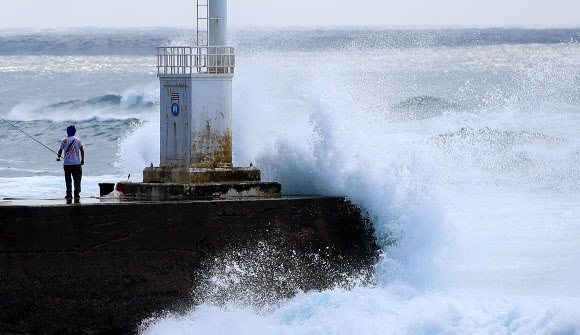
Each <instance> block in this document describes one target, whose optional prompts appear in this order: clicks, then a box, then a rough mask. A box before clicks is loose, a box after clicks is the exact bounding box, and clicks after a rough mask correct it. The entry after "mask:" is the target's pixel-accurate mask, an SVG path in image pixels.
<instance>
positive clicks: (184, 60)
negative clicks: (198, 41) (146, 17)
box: [157, 46, 236, 75]
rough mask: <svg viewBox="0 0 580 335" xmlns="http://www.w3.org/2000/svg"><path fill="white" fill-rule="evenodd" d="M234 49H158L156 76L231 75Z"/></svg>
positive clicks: (223, 47)
mask: <svg viewBox="0 0 580 335" xmlns="http://www.w3.org/2000/svg"><path fill="white" fill-rule="evenodd" d="M235 65H236V56H235V54H234V48H233V47H229V46H196V47H193V46H192V47H158V48H157V74H161V75H172V74H178V75H179V74H185V75H187V74H210V75H211V74H233V73H234V67H235Z"/></svg>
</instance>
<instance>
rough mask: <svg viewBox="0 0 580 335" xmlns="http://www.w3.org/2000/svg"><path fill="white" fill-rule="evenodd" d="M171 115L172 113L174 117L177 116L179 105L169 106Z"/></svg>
mask: <svg viewBox="0 0 580 335" xmlns="http://www.w3.org/2000/svg"><path fill="white" fill-rule="evenodd" d="M171 113H173V115H174V116H177V115H179V105H178V104H177V103H176V102H174V103H173V105H171Z"/></svg>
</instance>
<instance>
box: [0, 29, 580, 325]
mask: <svg viewBox="0 0 580 335" xmlns="http://www.w3.org/2000/svg"><path fill="white" fill-rule="evenodd" d="M192 36H193V33H192V32H190V31H177V30H171V29H142V30H91V29H82V30H52V31H47V30H39V31H32V30H25V31H23V30H4V31H0V81H1V82H2V85H1V86H0V117H2V118H4V119H6V120H8V121H9V122H11V123H13V124H14V125H16V126H17V127H19V128H21V129H22V130H23V131H25V132H27V133H28V134H30V135H31V136H33V137H35V138H37V139H38V140H39V141H41V142H42V143H44V144H46V145H48V146H49V147H52V148H53V149H54V150H55V151H56V150H57V149H58V145H59V141H60V139H61V138H62V137H64V136H65V129H66V126H67V125H68V124H70V123H74V124H76V125H77V129H78V133H77V136H79V137H81V139H82V140H83V144H84V147H85V151H86V160H85V161H86V163H85V166H84V177H83V196H87V195H97V194H98V186H97V183H98V182H104V181H119V180H126V179H127V176H128V175H129V174H130V175H131V177H130V180H133V181H139V180H140V179H141V178H142V177H141V171H142V169H143V168H144V167H145V166H148V165H149V164H150V163H153V164H158V162H159V143H158V142H159V134H158V133H159V130H158V127H159V125H158V122H159V121H158V94H159V89H158V81H157V78H156V75H155V74H156V69H155V65H156V59H155V47H156V46H157V45H161V44H179V43H186V42H191V40H192ZM579 39H580V28H578V29H577V28H570V29H336V30H315V29H306V28H305V29H293V30H243V31H234V32H232V36H231V44H232V45H234V46H235V47H236V52H237V60H236V62H237V67H236V76H235V79H234V96H233V103H234V163H235V164H236V165H239V166H247V165H248V164H249V163H253V164H255V165H257V166H258V167H259V168H260V169H261V170H262V174H263V177H264V179H266V180H276V181H280V182H281V183H282V185H283V192H284V193H285V194H287V195H290V194H325V195H345V196H348V197H349V198H350V199H351V200H352V201H353V202H354V203H356V204H357V205H359V206H360V207H361V208H364V209H365V210H366V211H367V212H368V213H369V216H370V217H371V219H372V221H373V223H374V226H375V229H376V233H375V234H376V238H377V240H378V242H379V244H380V245H381V248H382V255H381V257H380V259H379V261H378V262H377V264H376V265H375V269H374V279H373V283H372V285H362V284H356V282H357V279H356V278H351V279H350V281H349V284H350V285H348V286H350V288H349V289H345V288H344V285H343V283H337V287H336V288H335V289H331V290H327V291H323V292H314V291H313V292H300V293H298V295H297V296H296V297H295V298H292V299H289V300H283V301H270V302H269V303H267V304H266V305H264V304H263V303H261V304H254V303H252V301H251V299H242V298H240V294H241V293H240V292H236V289H235V285H234V286H233V287H231V288H230V287H228V285H227V283H228V282H231V280H235V278H239V277H240V276H244V275H245V274H247V273H249V272H252V271H253V270H255V269H252V267H253V266H254V262H253V260H252V257H248V259H247V263H245V264H237V263H235V262H234V261H230V260H228V259H223V260H220V261H219V262H216V268H215V269H214V272H215V276H214V279H215V280H214V282H213V283H209V288H208V289H209V290H212V289H215V290H218V289H219V290H220V292H222V293H223V292H225V293H226V296H227V297H228V299H226V301H225V302H223V301H222V302H221V303H219V304H216V303H215V302H213V301H212V300H211V299H208V300H207V301H206V302H205V303H203V304H201V305H199V306H196V307H195V308H192V309H191V310H190V311H189V312H187V313H185V314H177V313H172V312H171V311H168V313H167V314H166V315H164V316H163V317H159V318H154V319H149V320H144V322H143V325H142V328H141V332H142V334H580V210H579V209H580V138H579V137H578V129H580V66H578V64H580V44H579V42H578V40H579ZM0 143H2V144H3V149H2V150H0V198H2V197H13V196H17V197H60V196H63V193H64V181H63V178H62V167H61V166H60V163H58V162H56V161H55V155H54V154H53V153H51V152H50V151H49V150H47V149H46V148H44V147H42V146H41V145H39V144H38V143H36V142H34V141H32V140H31V139H30V138H28V137H27V136H25V135H23V134H22V133H20V132H19V131H17V130H15V129H14V128H12V127H11V126H9V125H8V124H6V123H4V122H2V121H0ZM256 257H258V255H256ZM218 265H219V266H218ZM353 283H354V284H353ZM212 285H213V287H212ZM255 290H256V292H252V293H253V294H255V295H257V296H259V295H260V289H259V288H256V289H255ZM246 293H247V292H243V294H246ZM250 296H251V295H250Z"/></svg>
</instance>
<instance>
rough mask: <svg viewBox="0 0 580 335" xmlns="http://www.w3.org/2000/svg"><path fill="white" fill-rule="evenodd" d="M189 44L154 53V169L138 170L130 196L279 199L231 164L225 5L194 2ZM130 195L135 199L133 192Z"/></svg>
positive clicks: (231, 60) (275, 188) (253, 173)
mask: <svg viewBox="0 0 580 335" xmlns="http://www.w3.org/2000/svg"><path fill="white" fill-rule="evenodd" d="M196 35H197V38H196V40H197V43H196V45H195V46H163V47H159V48H157V60H158V62H157V76H158V77H159V81H160V132H161V135H160V141H161V143H160V144H161V151H160V166H159V167H153V166H152V167H148V168H146V169H145V170H144V171H143V183H139V184H136V185H133V186H132V187H130V189H127V193H128V195H136V196H144V197H151V198H160V199H165V198H170V199H173V198H216V197H220V198H224V197H240V196H254V197H279V196H280V189H281V187H280V184H279V183H263V182H261V181H260V170H259V169H257V168H256V167H233V164H232V81H233V78H234V68H235V60H236V58H235V54H234V48H233V47H231V46H228V45H227V44H228V43H227V0H197V32H196ZM132 193H134V194H132Z"/></svg>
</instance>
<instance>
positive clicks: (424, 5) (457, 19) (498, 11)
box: [0, 0, 580, 28]
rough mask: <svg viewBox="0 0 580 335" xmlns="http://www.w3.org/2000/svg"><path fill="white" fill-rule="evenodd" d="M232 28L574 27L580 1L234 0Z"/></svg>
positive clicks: (128, 6) (109, 7)
mask: <svg viewBox="0 0 580 335" xmlns="http://www.w3.org/2000/svg"><path fill="white" fill-rule="evenodd" d="M195 3H196V0H162V1H153V0H92V1H89V0H17V1H13V0H0V27H2V28H7V27H43V28H53V27H71V26H73V27H74V26H96V27H158V26H162V27H193V26H194V24H195ZM228 5H229V18H228V19H229V24H230V26H232V27H234V26H237V27H240V26H316V27H325V26H355V25H356V26H361V25H363V26H364V25H374V26H376V25H379V26H455V25H459V26H542V27H545V26H569V27H570V26H573V27H580V0H229V2H228Z"/></svg>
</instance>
